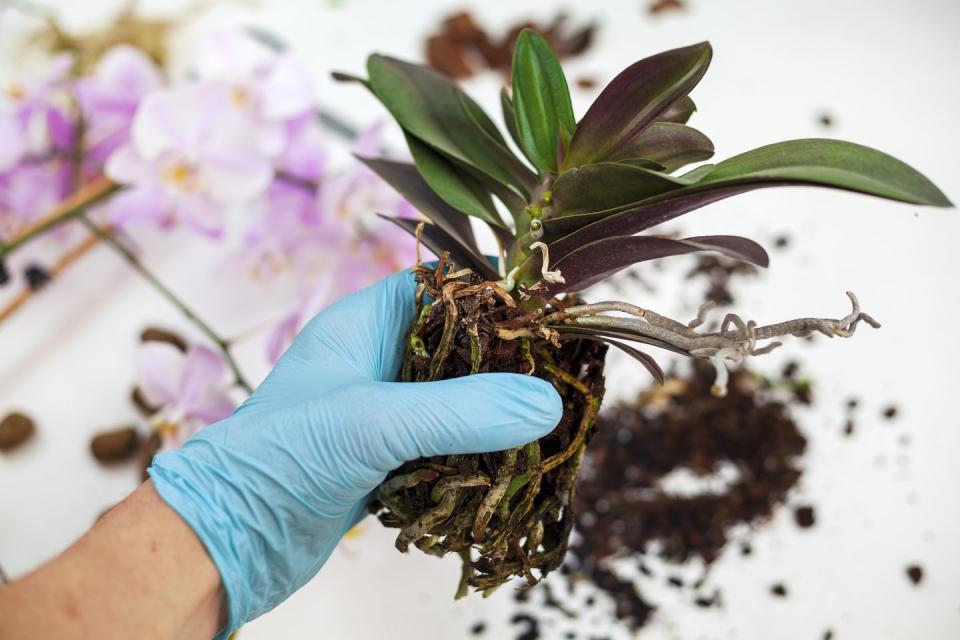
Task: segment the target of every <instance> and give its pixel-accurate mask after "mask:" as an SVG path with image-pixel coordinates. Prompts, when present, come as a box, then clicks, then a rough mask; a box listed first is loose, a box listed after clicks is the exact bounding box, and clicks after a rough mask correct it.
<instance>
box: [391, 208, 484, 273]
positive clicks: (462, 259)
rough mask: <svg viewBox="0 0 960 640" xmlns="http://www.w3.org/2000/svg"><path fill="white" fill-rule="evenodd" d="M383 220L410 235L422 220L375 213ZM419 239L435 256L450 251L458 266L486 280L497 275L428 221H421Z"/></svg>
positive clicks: (480, 259) (415, 233)
mask: <svg viewBox="0 0 960 640" xmlns="http://www.w3.org/2000/svg"><path fill="white" fill-rule="evenodd" d="M377 215H379V216H380V217H381V218H383V219H384V220H389V221H390V222H392V223H393V224H395V225H397V226H398V227H400V228H401V229H403V230H405V231H406V232H407V233H409V234H410V235H412V236H414V237H416V235H417V226H419V224H420V223H421V222H422V221H421V220H414V219H411V218H395V217H392V216H385V215H383V214H379V213H378V214H377ZM420 240H421V242H423V244H424V245H425V246H426V247H427V248H428V249H430V251H432V252H433V254H434V255H436V256H438V257H439V256H441V255H443V252H444V251H448V252H449V253H450V258H451V259H452V260H453V261H454V262H455V263H456V264H457V265H459V266H463V267H469V268H471V269H473V270H474V271H476V272H477V273H480V274H482V275H483V277H484V278H487V279H488V280H497V279H499V277H500V276H499V275H498V274H497V271H496V269H494V268H493V266H492V265H491V264H490V262H489V261H487V260H486V259H485V258H483V257H478V256H477V255H475V254H474V253H473V252H472V251H470V250H468V249H467V248H466V247H464V246H463V245H462V244H461V243H460V241H458V240H456V239H455V238H454V237H453V236H451V235H450V234H449V233H447V232H446V231H444V230H443V229H441V228H440V227H438V226H437V225H435V224H431V223H429V222H424V223H423V233H421V235H420Z"/></svg>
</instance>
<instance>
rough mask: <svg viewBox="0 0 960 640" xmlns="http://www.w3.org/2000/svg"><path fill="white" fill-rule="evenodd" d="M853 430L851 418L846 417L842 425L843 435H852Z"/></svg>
mask: <svg viewBox="0 0 960 640" xmlns="http://www.w3.org/2000/svg"><path fill="white" fill-rule="evenodd" d="M853 431H854V423H853V420H850V419H848V420H847V422H846V423H845V424H844V425H843V435H845V436H852V435H853Z"/></svg>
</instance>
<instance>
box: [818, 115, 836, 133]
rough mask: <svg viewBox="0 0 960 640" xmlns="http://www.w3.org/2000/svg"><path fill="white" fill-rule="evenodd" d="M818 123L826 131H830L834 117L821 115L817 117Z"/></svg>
mask: <svg viewBox="0 0 960 640" xmlns="http://www.w3.org/2000/svg"><path fill="white" fill-rule="evenodd" d="M817 122H818V123H819V124H820V126H821V127H823V128H824V129H829V128H830V127H832V126H833V116H831V115H830V114H829V113H821V114H820V115H819V116H818V117H817Z"/></svg>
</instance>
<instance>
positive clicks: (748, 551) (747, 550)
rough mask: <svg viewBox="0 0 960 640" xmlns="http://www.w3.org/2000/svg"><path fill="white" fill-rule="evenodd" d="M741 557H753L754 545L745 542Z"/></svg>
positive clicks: (742, 546) (741, 549)
mask: <svg viewBox="0 0 960 640" xmlns="http://www.w3.org/2000/svg"><path fill="white" fill-rule="evenodd" d="M740 555H742V556H749V555H753V545H751V544H750V543H749V542H743V543H741V544H740Z"/></svg>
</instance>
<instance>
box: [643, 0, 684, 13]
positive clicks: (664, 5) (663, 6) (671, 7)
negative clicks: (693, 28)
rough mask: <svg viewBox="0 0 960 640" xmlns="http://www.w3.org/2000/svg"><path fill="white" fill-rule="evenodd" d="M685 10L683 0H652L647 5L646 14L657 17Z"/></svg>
mask: <svg viewBox="0 0 960 640" xmlns="http://www.w3.org/2000/svg"><path fill="white" fill-rule="evenodd" d="M686 8H687V5H686V3H685V2H684V1H683V0H653V2H651V3H650V4H649V5H647V13H649V14H650V15H652V16H659V15H661V14H664V13H672V12H675V11H685V10H686Z"/></svg>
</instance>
